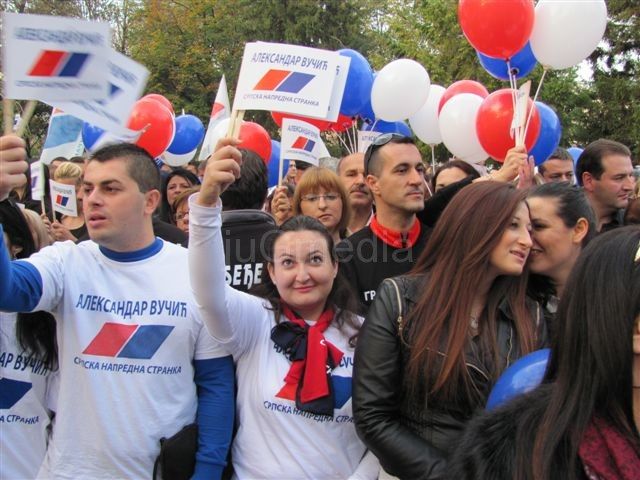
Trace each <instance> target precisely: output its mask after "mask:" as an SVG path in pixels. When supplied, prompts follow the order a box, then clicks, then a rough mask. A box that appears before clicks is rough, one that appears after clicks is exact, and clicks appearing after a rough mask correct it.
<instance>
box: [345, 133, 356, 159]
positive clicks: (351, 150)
mask: <svg viewBox="0 0 640 480" xmlns="http://www.w3.org/2000/svg"><path fill="white" fill-rule="evenodd" d="M344 134H345V135H346V136H347V138H348V139H349V145H350V146H351V149H350V150H349V154H352V153H353V152H354V151H355V147H354V143H353V138H351V131H350V129H348V128H345V130H344Z"/></svg>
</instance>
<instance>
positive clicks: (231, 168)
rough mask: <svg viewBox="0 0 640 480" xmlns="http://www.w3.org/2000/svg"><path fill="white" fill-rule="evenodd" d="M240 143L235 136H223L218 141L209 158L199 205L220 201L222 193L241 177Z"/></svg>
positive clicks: (198, 198)
mask: <svg viewBox="0 0 640 480" xmlns="http://www.w3.org/2000/svg"><path fill="white" fill-rule="evenodd" d="M239 143H240V140H238V139H235V138H222V139H220V141H218V144H217V145H216V149H215V151H214V152H213V155H211V156H210V157H209V159H208V160H207V168H206V170H205V171H204V178H203V179H202V185H201V186H200V194H199V195H198V197H197V200H196V203H197V204H198V205H202V206H205V207H213V206H214V205H216V204H217V203H218V199H219V198H220V194H221V193H222V192H224V191H225V190H226V189H227V188H228V187H229V185H231V184H232V183H233V182H235V181H236V180H237V179H238V178H240V165H241V164H242V153H241V152H240V150H238V149H237V148H236V145H238V144H239Z"/></svg>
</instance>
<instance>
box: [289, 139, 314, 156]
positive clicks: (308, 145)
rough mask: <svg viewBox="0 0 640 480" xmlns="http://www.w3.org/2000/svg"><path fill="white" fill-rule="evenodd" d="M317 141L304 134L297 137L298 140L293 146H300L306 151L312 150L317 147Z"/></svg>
mask: <svg viewBox="0 0 640 480" xmlns="http://www.w3.org/2000/svg"><path fill="white" fill-rule="evenodd" d="M315 145H316V142H314V141H313V140H311V139H310V138H307V137H303V136H302V135H301V136H299V137H298V138H296V141H295V142H293V145H291V148H299V149H300V150H304V151H305V152H312V151H313V147H315Z"/></svg>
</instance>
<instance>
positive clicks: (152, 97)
mask: <svg viewBox="0 0 640 480" xmlns="http://www.w3.org/2000/svg"><path fill="white" fill-rule="evenodd" d="M143 98H144V99H147V100H154V101H156V102H160V103H161V104H162V105H164V106H165V107H167V108H168V109H169V111H170V112H171V113H173V114H174V115H175V112H174V111H173V105H171V102H170V101H169V99H168V98H167V97H165V96H163V95H160V94H159V93H150V94H148V95H145V96H144V97H142V98H141V99H140V100H142V99H143Z"/></svg>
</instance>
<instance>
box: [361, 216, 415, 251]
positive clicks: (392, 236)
mask: <svg viewBox="0 0 640 480" xmlns="http://www.w3.org/2000/svg"><path fill="white" fill-rule="evenodd" d="M369 227H371V231H373V233H374V235H375V236H376V237H378V238H379V239H380V240H382V241H383V242H384V243H386V244H388V245H391V246H392V247H395V248H411V247H413V246H414V245H415V244H416V241H417V240H418V237H419V236H420V222H419V221H418V219H417V218H416V219H415V220H414V222H413V225H412V226H411V228H410V229H409V231H408V232H406V233H402V232H398V231H396V230H391V229H390V228H387V227H383V226H382V225H380V223H378V216H377V215H374V217H373V218H372V219H371V223H370V224H369Z"/></svg>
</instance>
